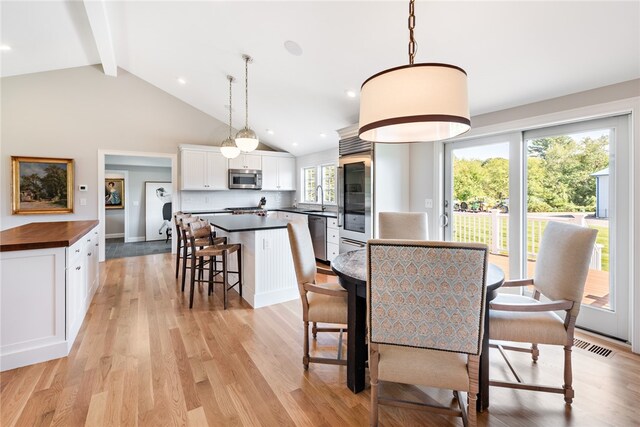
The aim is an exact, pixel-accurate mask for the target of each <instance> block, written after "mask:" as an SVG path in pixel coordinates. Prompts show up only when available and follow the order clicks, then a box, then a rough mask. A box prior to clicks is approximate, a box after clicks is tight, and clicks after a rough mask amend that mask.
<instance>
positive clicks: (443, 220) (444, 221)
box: [440, 212, 449, 227]
mask: <svg viewBox="0 0 640 427" xmlns="http://www.w3.org/2000/svg"><path fill="white" fill-rule="evenodd" d="M448 226H449V214H448V213H446V212H445V213H443V214H442V215H440V227H448Z"/></svg>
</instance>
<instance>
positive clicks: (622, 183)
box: [443, 116, 631, 339]
mask: <svg viewBox="0 0 640 427" xmlns="http://www.w3.org/2000/svg"><path fill="white" fill-rule="evenodd" d="M629 145H630V144H629V120H628V117H627V116H620V117H611V118H605V119H598V120H591V121H586V122H580V123H573V124H569V125H562V126H555V127H547V128H542V129H535V130H529V131H524V132H518V133H515V134H509V135H501V136H493V137H490V138H481V139H476V140H468V141H462V142H452V143H448V144H446V145H445V212H446V214H447V215H448V218H447V220H448V221H443V223H447V222H448V224H446V227H445V238H446V239H447V240H452V241H480V242H483V243H486V244H487V245H489V248H490V252H491V262H492V263H494V264H497V265H499V266H500V267H502V268H503V270H505V274H506V276H507V277H509V278H521V277H532V275H533V272H534V269H535V262H536V258H537V253H538V251H539V242H540V237H541V235H542V233H543V232H544V229H545V227H546V225H547V224H548V223H549V222H551V221H558V222H567V223H572V224H577V225H580V226H582V227H590V228H595V229H597V230H598V237H597V242H596V245H595V248H594V250H593V253H592V257H591V262H590V270H589V275H588V277H587V282H586V284H585V292H584V298H583V300H582V305H583V307H582V309H581V313H580V316H579V317H578V326H580V327H583V328H585V329H590V330H593V331H596V332H599V333H603V334H606V335H610V336H613V337H617V338H621V339H627V338H628V333H629V328H628V313H629V283H630V276H629V266H630V259H629V255H628V254H629V248H630V233H629V231H630V224H631V222H630V217H629V212H630V206H629V195H630V194H631V188H630V183H629V176H630V167H629V159H630V148H629ZM525 292H528V290H525Z"/></svg>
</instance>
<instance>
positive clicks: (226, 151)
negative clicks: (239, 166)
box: [220, 76, 240, 159]
mask: <svg viewBox="0 0 640 427" xmlns="http://www.w3.org/2000/svg"><path fill="white" fill-rule="evenodd" d="M227 80H229V137H228V138H227V139H225V140H224V141H222V144H221V145H220V152H221V153H222V155H223V156H225V157H226V158H227V159H235V158H236V157H238V156H239V155H240V149H239V148H238V146H237V145H236V142H235V141H234V140H233V138H232V137H231V131H232V127H231V112H232V111H233V110H232V104H231V83H233V81H234V80H235V79H234V78H233V76H227Z"/></svg>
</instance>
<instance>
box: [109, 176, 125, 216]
mask: <svg viewBox="0 0 640 427" xmlns="http://www.w3.org/2000/svg"><path fill="white" fill-rule="evenodd" d="M104 207H105V208H106V209H124V179H123V178H106V179H105V180H104Z"/></svg>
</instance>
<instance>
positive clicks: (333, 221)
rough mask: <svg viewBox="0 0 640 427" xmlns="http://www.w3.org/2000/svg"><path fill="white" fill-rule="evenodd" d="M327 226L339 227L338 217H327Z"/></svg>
mask: <svg viewBox="0 0 640 427" xmlns="http://www.w3.org/2000/svg"><path fill="white" fill-rule="evenodd" d="M327 228H335V229H336V230H337V229H338V220H337V219H336V218H327Z"/></svg>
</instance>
